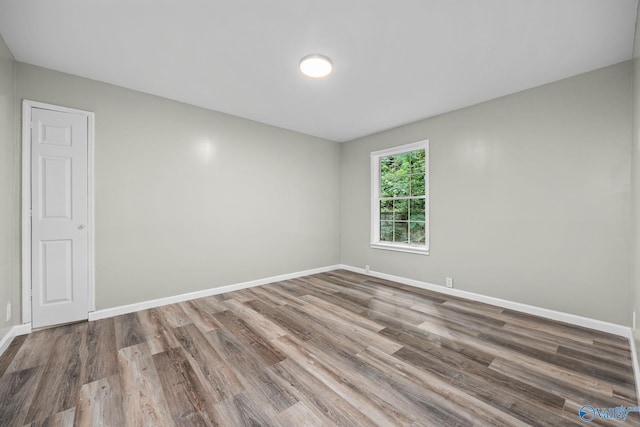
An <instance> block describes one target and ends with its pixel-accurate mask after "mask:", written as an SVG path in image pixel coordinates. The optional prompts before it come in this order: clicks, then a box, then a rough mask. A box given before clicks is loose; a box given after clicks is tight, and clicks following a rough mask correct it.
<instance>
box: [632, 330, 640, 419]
mask: <svg viewBox="0 0 640 427" xmlns="http://www.w3.org/2000/svg"><path fill="white" fill-rule="evenodd" d="M634 335H635V334H634V331H633V329H631V328H629V346H630V347H631V363H633V376H634V377H635V380H636V398H637V399H638V406H640V367H639V366H638V353H637V352H636V340H635V337H634Z"/></svg>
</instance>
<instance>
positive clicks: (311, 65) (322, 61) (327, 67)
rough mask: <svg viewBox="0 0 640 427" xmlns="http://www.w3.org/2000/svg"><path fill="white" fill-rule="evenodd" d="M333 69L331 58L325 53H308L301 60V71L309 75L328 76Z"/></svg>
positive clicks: (316, 76) (315, 76)
mask: <svg viewBox="0 0 640 427" xmlns="http://www.w3.org/2000/svg"><path fill="white" fill-rule="evenodd" d="M332 70H333V64H332V63H331V60H330V59H329V58H327V57H326V56H324V55H317V54H314V55H307V56H305V57H304V58H302V59H301V60H300V71H301V72H302V74H304V75H305V76H308V77H313V78H316V79H318V78H321V77H326V76H328V75H329V74H330V73H331V71H332Z"/></svg>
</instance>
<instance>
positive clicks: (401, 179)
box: [394, 172, 411, 197]
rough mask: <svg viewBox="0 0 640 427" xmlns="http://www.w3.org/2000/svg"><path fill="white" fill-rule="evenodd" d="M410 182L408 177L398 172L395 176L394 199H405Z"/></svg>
mask: <svg viewBox="0 0 640 427" xmlns="http://www.w3.org/2000/svg"><path fill="white" fill-rule="evenodd" d="M410 182H411V177H410V175H404V174H403V173H401V172H398V174H397V175H396V186H395V192H394V195H395V197H407V196H408V195H409V183H410Z"/></svg>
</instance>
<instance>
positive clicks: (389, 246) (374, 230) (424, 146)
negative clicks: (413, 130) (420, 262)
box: [370, 139, 430, 255]
mask: <svg viewBox="0 0 640 427" xmlns="http://www.w3.org/2000/svg"><path fill="white" fill-rule="evenodd" d="M416 150H424V154H425V163H424V197H425V200H426V203H425V211H424V220H425V236H424V237H425V240H424V243H425V244H424V246H422V245H420V246H418V245H411V244H408V243H391V242H383V241H381V240H380V158H381V157H386V156H392V155H396V154H402V153H406V152H409V151H416ZM429 206H430V200H429V140H428V139H425V140H423V141H418V142H413V143H411V144H405V145H400V146H397V147H392V148H387V149H384V150H378V151H373V152H372V153H371V242H370V246H371V248H374V249H384V250H390V251H398V252H409V253H413V254H421V255H429Z"/></svg>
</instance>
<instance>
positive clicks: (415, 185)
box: [411, 174, 424, 196]
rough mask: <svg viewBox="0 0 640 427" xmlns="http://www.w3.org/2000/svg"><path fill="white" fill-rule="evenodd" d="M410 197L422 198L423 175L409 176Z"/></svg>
mask: <svg viewBox="0 0 640 427" xmlns="http://www.w3.org/2000/svg"><path fill="white" fill-rule="evenodd" d="M411 195H412V196H424V174H421V175H411Z"/></svg>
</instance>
